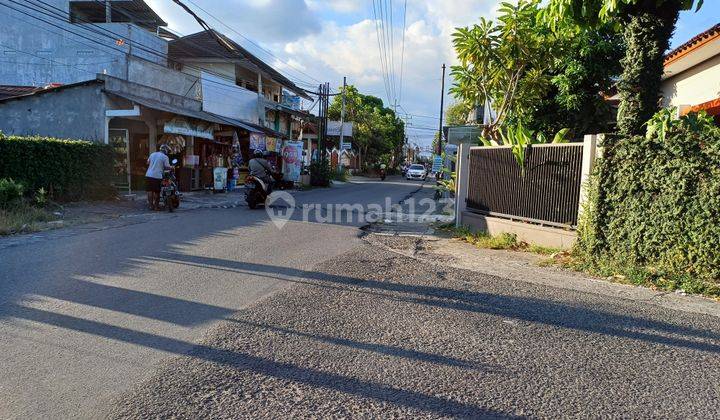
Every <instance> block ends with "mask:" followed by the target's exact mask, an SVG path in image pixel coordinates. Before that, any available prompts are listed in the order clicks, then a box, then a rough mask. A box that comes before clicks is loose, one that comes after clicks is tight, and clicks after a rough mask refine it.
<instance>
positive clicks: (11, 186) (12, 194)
mask: <svg viewBox="0 0 720 420" xmlns="http://www.w3.org/2000/svg"><path fill="white" fill-rule="evenodd" d="M24 191H25V187H24V186H23V185H22V184H21V183H19V182H15V181H13V180H12V179H10V178H2V179H0V208H7V207H9V206H11V205H13V204H14V203H16V202H17V201H18V200H20V199H21V198H22V196H23V192H24Z"/></svg>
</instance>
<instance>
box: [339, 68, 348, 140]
mask: <svg viewBox="0 0 720 420" xmlns="http://www.w3.org/2000/svg"><path fill="white" fill-rule="evenodd" d="M346 88H347V77H343V90H342V108H340V153H342V151H343V145H344V142H345V127H344V125H345V89H346Z"/></svg>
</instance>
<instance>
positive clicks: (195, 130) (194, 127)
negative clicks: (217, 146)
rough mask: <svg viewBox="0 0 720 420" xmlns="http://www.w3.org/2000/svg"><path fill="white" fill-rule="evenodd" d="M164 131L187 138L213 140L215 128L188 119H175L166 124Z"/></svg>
mask: <svg viewBox="0 0 720 420" xmlns="http://www.w3.org/2000/svg"><path fill="white" fill-rule="evenodd" d="M163 130H164V131H165V132H166V133H170V134H182V135H185V136H194V137H201V138H204V139H210V140H213V139H214V138H215V137H213V127H212V125H211V124H206V123H203V122H200V121H190V120H188V119H186V118H182V117H175V118H173V119H172V120H170V121H168V122H166V123H165V126H164V127H163Z"/></svg>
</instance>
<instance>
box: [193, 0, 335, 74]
mask: <svg viewBox="0 0 720 420" xmlns="http://www.w3.org/2000/svg"><path fill="white" fill-rule="evenodd" d="M187 1H188V3H190V4H192V5H194V6H195V7H197V8H198V9H199V10H201V11H203V12H204V13H205V14H206V15H208V16H210V17H211V18H213V19H214V20H215V21H217V22H219V23H220V24H221V25H223V26H224V27H226V28H228V29H229V30H230V31H231V32H233V33H235V34H236V35H238V36H240V37H242V38H243V39H244V40H246V41H247V42H249V43H250V44H252V45H254V46H256V47H257V48H259V49H260V50H261V51H264V52H265V53H267V54H268V55H269V56H270V57H273V58H275V59H277V60H280V61H281V62H283V63H285V64H286V65H288V66H290V67H291V68H293V69H295V70H296V71H297V72H299V73H300V74H303V75H305V76H307V77H309V78H310V79H312V80H314V81H315V82H317V83H321V82H320V81H319V80H318V79H316V78H314V77H312V76H311V75H309V74H307V73H305V72H303V71H302V70H300V69H298V68H297V67H295V66H293V65H292V63H290V62H287V61H284V60H282V59H281V58H279V57H278V56H276V55H274V54H273V53H272V52H270V50H267V49H265V48H263V47H262V46H260V45H259V44H258V43H256V42H254V41H253V40H251V39H250V38H248V37H246V36H245V35H243V34H242V33H240V32H238V31H237V30H235V29H234V28H233V27H231V26H230V25H228V24H226V23H225V22H223V21H222V20H220V19H218V18H217V17H216V16H214V15H213V14H212V13H210V12H208V11H207V10H205V9H203V8H202V7H201V6H200V5H198V4H197V3H196V2H194V1H193V0H187Z"/></svg>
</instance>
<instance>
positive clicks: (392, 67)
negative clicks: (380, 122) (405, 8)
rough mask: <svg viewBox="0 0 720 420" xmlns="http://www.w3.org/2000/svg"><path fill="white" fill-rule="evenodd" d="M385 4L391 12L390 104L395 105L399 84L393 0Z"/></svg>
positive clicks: (386, 1)
mask: <svg viewBox="0 0 720 420" xmlns="http://www.w3.org/2000/svg"><path fill="white" fill-rule="evenodd" d="M385 6H386V7H388V8H389V9H390V13H389V24H390V25H389V26H390V37H389V38H388V39H389V45H390V80H391V81H392V93H393V102H391V103H390V105H389V106H393V104H394V103H396V102H397V84H396V81H395V25H394V23H393V4H392V0H385ZM386 16H387V14H386Z"/></svg>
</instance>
